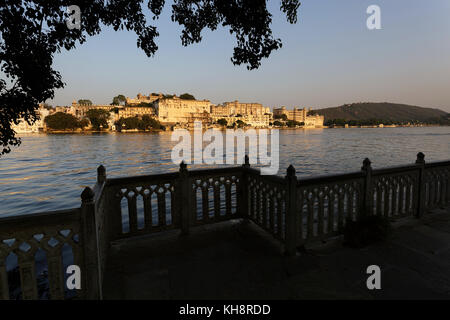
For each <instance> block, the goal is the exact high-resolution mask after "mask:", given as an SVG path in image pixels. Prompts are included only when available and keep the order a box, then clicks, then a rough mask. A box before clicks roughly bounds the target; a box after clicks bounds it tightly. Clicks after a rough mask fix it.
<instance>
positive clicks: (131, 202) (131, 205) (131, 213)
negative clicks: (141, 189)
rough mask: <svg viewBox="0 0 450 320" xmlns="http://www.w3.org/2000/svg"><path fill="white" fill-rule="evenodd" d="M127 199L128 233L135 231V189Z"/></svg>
mask: <svg viewBox="0 0 450 320" xmlns="http://www.w3.org/2000/svg"><path fill="white" fill-rule="evenodd" d="M127 199H128V219H129V221H130V233H134V232H136V231H137V229H138V228H137V208H136V199H137V197H136V191H133V196H132V197H127Z"/></svg>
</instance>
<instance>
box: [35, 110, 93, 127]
mask: <svg viewBox="0 0 450 320" xmlns="http://www.w3.org/2000/svg"><path fill="white" fill-rule="evenodd" d="M44 122H45V124H46V125H47V127H48V128H49V129H52V130H75V129H77V128H83V127H86V126H88V123H86V121H85V120H80V121H78V119H77V118H76V117H74V116H73V115H71V114H67V113H64V112H57V113H54V114H51V115H49V116H47V117H45V119H44Z"/></svg>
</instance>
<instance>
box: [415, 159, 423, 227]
mask: <svg viewBox="0 0 450 320" xmlns="http://www.w3.org/2000/svg"><path fill="white" fill-rule="evenodd" d="M416 165H417V167H418V168H419V177H418V179H417V185H416V190H417V193H416V192H415V194H417V200H416V218H420V217H422V216H423V214H424V212H425V155H424V154H423V153H422V152H419V153H418V154H417V159H416Z"/></svg>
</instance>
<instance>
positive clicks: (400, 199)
mask: <svg viewBox="0 0 450 320" xmlns="http://www.w3.org/2000/svg"><path fill="white" fill-rule="evenodd" d="M404 181H406V179H405V180H404ZM398 188H399V190H398V214H399V215H403V213H404V208H405V205H404V201H405V190H404V188H405V184H404V183H402V180H400V181H399V183H398Z"/></svg>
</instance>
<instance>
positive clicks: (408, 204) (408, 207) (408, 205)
mask: <svg viewBox="0 0 450 320" xmlns="http://www.w3.org/2000/svg"><path fill="white" fill-rule="evenodd" d="M412 188H413V185H408V186H407V187H406V213H407V214H408V215H409V214H411V210H412V206H411V192H412V191H413V190H412Z"/></svg>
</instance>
